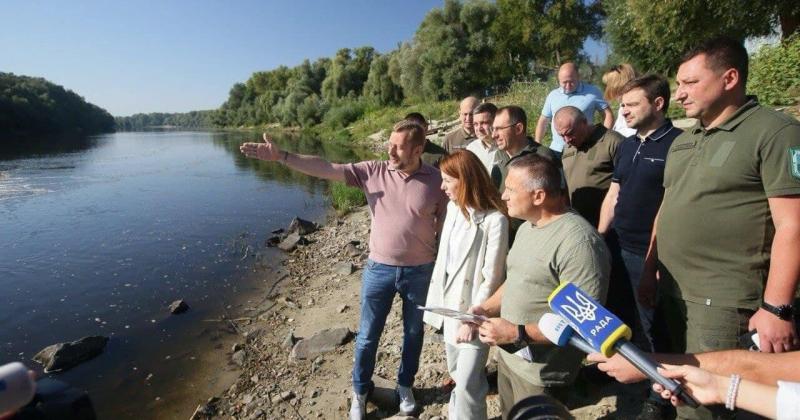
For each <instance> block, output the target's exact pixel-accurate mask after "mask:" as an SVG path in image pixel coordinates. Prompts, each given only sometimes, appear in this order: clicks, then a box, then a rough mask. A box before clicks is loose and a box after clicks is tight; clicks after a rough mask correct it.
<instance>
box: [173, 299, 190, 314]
mask: <svg viewBox="0 0 800 420" xmlns="http://www.w3.org/2000/svg"><path fill="white" fill-rule="evenodd" d="M188 310H189V305H187V304H186V302H185V301H184V300H183V299H178V300H176V301H175V302H172V303H170V304H169V312H170V313H171V314H173V315H178V314H182V313H184V312H186V311H188Z"/></svg>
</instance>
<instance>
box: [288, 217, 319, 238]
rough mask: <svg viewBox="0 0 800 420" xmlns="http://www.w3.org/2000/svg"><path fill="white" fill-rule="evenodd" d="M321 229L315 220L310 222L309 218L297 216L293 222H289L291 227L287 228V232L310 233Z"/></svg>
mask: <svg viewBox="0 0 800 420" xmlns="http://www.w3.org/2000/svg"><path fill="white" fill-rule="evenodd" d="M317 230H319V226H317V224H316V223H314V222H309V221H308V220H304V219H301V218H299V217H295V218H294V219H292V222H291V223H289V227H288V228H286V233H288V234H290V235H291V234H293V233H297V234H298V235H301V236H302V235H308V234H310V233H314V232H316V231H317Z"/></svg>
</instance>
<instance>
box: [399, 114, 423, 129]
mask: <svg viewBox="0 0 800 420" xmlns="http://www.w3.org/2000/svg"><path fill="white" fill-rule="evenodd" d="M403 119H404V120H411V121H415V122H417V123H419V124H420V125H422V126H423V127H424V126H426V125H428V120H426V119H425V116H424V115H422V114H420V113H419V112H409V113H408V114H407V115H406V116H405V117H403Z"/></svg>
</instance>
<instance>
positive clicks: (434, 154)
mask: <svg viewBox="0 0 800 420" xmlns="http://www.w3.org/2000/svg"><path fill="white" fill-rule="evenodd" d="M445 156H447V151H445V150H444V149H443V148H442V146H439V145H438V144H436V143H434V142H432V141H430V140H425V149H423V150H422V156H420V158H421V159H422V162H424V163H427V164H428V165H431V166H433V167H434V168H438V167H439V162H441V161H442V159H444V157H445Z"/></svg>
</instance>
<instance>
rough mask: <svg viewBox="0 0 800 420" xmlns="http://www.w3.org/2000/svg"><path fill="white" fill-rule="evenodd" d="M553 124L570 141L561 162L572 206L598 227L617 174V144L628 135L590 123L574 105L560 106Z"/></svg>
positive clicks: (567, 141)
mask: <svg viewBox="0 0 800 420" xmlns="http://www.w3.org/2000/svg"><path fill="white" fill-rule="evenodd" d="M553 127H555V130H556V132H557V133H558V134H559V135H560V136H561V137H562V138H563V139H564V142H566V147H565V148H564V153H563V154H562V155H561V164H562V165H563V166H564V176H565V178H566V180H567V188H568V189H569V199H570V202H571V203H572V208H574V209H575V210H576V211H577V212H578V213H580V215H581V216H583V217H584V218H586V220H587V221H588V222H589V223H590V224H591V225H592V226H594V227H597V223H598V222H599V220H600V208H601V207H602V204H603V199H604V198H605V196H606V192H608V188H609V187H610V186H611V178H612V176H613V175H614V161H615V156H616V155H617V147H619V145H620V144H621V143H622V141H623V140H624V138H623V137H622V135H620V134H619V133H617V132H616V131H613V130H609V129H607V128H605V127H604V126H602V125H601V124H597V125H590V124H589V122H588V121H587V120H586V115H584V114H583V112H581V110H580V109H578V108H575V107H574V106H565V107H563V108H561V109H559V110H558V111H557V112H556V114H555V116H554V117H553Z"/></svg>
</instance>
